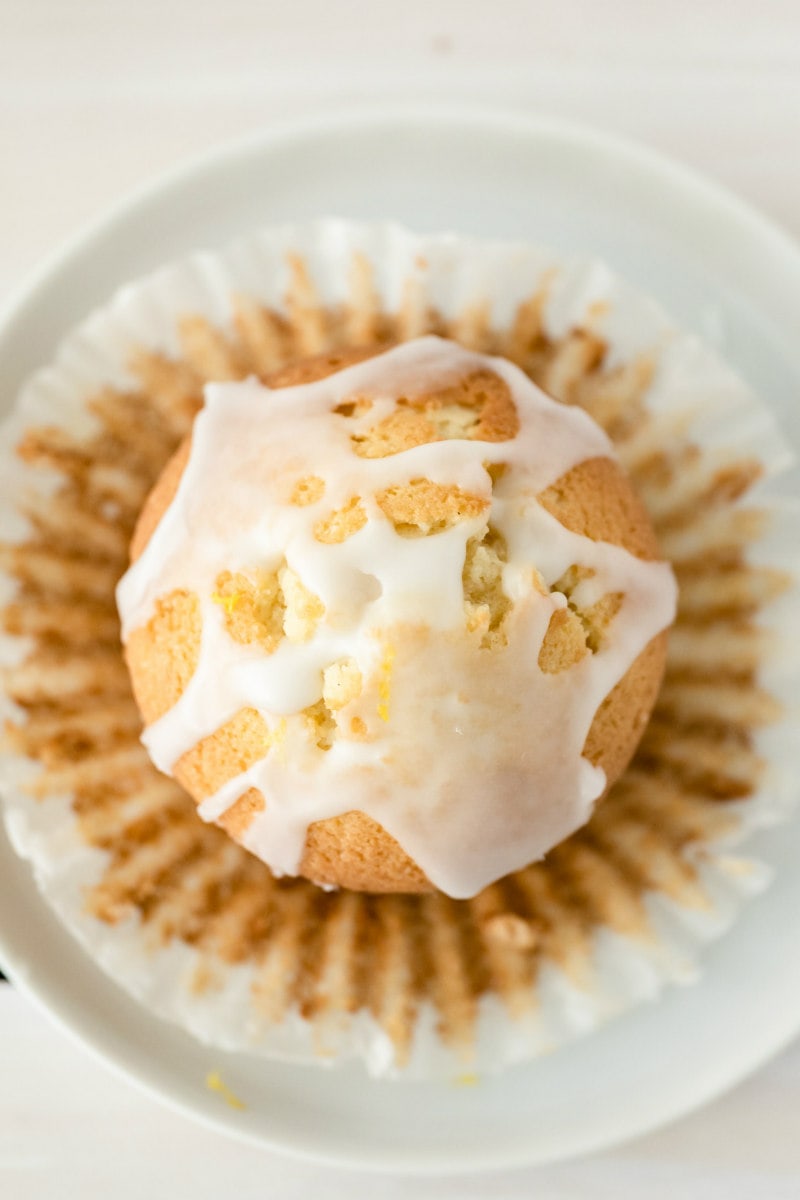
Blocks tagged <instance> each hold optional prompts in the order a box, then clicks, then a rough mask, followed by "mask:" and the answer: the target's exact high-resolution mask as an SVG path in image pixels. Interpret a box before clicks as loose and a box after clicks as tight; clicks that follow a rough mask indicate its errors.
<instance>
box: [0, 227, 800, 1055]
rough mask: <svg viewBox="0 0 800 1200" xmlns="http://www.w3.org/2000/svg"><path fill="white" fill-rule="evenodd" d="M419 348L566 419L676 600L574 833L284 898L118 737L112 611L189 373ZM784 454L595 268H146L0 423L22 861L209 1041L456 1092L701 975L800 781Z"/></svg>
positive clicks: (99, 946)
mask: <svg viewBox="0 0 800 1200" xmlns="http://www.w3.org/2000/svg"><path fill="white" fill-rule="evenodd" d="M425 332H438V333H442V334H444V335H446V336H450V337H453V338H455V339H457V340H459V341H461V342H463V343H464V344H465V345H467V346H470V347H473V348H475V349H477V350H480V351H485V352H489V353H499V354H503V355H505V356H506V357H508V358H510V359H512V360H513V361H515V362H517V363H518V364H519V365H520V366H522V367H523V368H524V369H526V370H527V371H529V373H530V374H531V375H532V377H533V378H534V379H535V380H536V381H537V382H538V383H539V384H540V385H541V386H543V387H544V388H545V390H547V391H548V392H550V393H551V394H552V395H554V396H556V397H557V398H558V399H561V400H563V401H565V402H567V403H580V404H582V405H584V406H585V407H586V408H587V410H588V411H589V412H591V414H592V415H593V416H594V417H595V418H596V419H597V420H598V421H599V422H600V423H601V424H602V425H603V426H604V427H605V428H606V429H607V431H608V432H609V434H610V436H611V437H612V439H613V440H614V442H615V444H616V447H617V450H618V452H619V455H620V458H621V460H622V461H623V463H624V464H625V465H626V467H627V469H628V470H629V472H630V473H631V475H632V477H633V479H634V482H635V483H636V485H637V487H638V489H639V491H640V493H641V494H642V496H643V498H644V500H645V502H646V503H647V505H648V508H649V511H650V513H651V516H652V518H653V521H654V524H655V526H656V528H657V530H658V532H659V535H660V538H661V542H662V547H663V549H664V552H665V554H666V555H667V556H668V557H670V558H671V559H672V561H673V564H674V566H675V570H676V573H677V576H678V579H679V582H680V585H681V599H680V611H679V616H678V621H677V624H676V627H675V630H674V631H673V634H672V637H671V645H670V655H669V662H668V668H667V676H666V679H665V683H664V687H663V690H662V693H661V697H660V699H659V702H658V705H657V707H656V711H655V713H654V715H653V719H652V721H651V723H650V725H649V727H648V729H647V731H646V733H645V736H644V738H643V741H642V745H641V748H640V751H639V753H638V754H637V756H636V759H635V760H634V763H633V764H632V766H631V768H630V769H629V770H628V772H627V773H626V775H625V776H624V777H623V778H622V779H621V780H620V781H619V782H618V784H617V785H616V786H615V787H614V789H613V790H612V792H611V793H610V795H609V796H608V797H607V799H606V800H605V801H604V802H603V804H602V805H600V806H599V808H598V810H597V812H596V814H595V816H594V818H593V819H592V821H591V822H590V824H589V825H588V826H587V827H586V828H585V829H583V830H581V831H579V832H578V833H577V834H575V835H574V836H573V837H571V838H570V839H568V840H567V841H566V842H564V843H563V844H562V845H561V846H559V847H557V848H556V850H554V851H553V852H552V853H551V854H550V855H549V856H548V858H547V859H546V860H545V862H544V863H540V864H535V865H534V866H531V867H529V868H527V869H526V870H524V871H520V872H518V873H517V874H515V875H513V876H510V877H508V878H507V879H505V880H501V881H500V882H499V883H497V884H495V885H493V886H491V887H490V888H488V889H486V891H484V892H483V893H481V894H480V895H479V896H478V897H476V898H475V899H474V900H471V901H454V900H450V899H449V898H447V897H445V896H443V895H441V894H433V895H430V896H365V895H361V894H357V893H351V892H346V891H342V892H338V893H331V894H327V893H324V892H322V891H320V890H319V889H317V888H315V887H314V886H313V885H312V884H309V883H306V882H305V881H302V880H296V881H292V880H290V881H275V880H273V879H272V877H271V875H270V874H269V871H268V870H267V868H266V867H264V866H263V864H261V863H260V862H258V861H256V860H255V859H253V858H252V857H250V856H249V855H248V854H247V853H246V852H245V851H244V850H242V849H241V848H240V847H238V846H237V845H235V844H234V843H233V842H231V841H230V840H229V839H228V838H227V837H226V836H225V835H224V834H223V833H222V832H221V831H220V830H218V829H216V828H214V827H210V826H206V825H204V824H203V823H202V822H201V821H200V819H199V818H198V816H197V813H196V809H195V806H194V804H193V803H192V802H191V801H190V800H189V798H188V797H187V796H186V795H185V794H184V793H183V792H182V791H181V789H180V788H179V787H178V786H177V785H176V784H174V783H173V782H172V781H171V780H168V779H166V778H164V777H163V776H160V775H159V774H158V773H157V772H156V771H155V769H154V768H153V767H152V766H151V764H150V763H149V760H148V759H147V756H146V754H145V751H144V750H143V748H142V747H141V745H140V743H139V741H138V737H139V733H140V721H139V718H138V714H137V712H136V708H135V705H134V704H133V700H132V697H131V694H130V687H129V684H128V680H127V675H126V672H125V668H124V665H123V662H122V659H121V654H120V649H119V642H118V626H117V621H116V613H115V609H114V602H113V592H114V586H115V583H116V580H117V578H118V576H119V575H120V574H121V573H122V571H123V570H124V568H125V565H126V553H127V540H128V536H129V534H130V530H131V528H132V525H133V522H134V521H135V518H136V514H137V512H138V509H139V507H140V505H141V502H142V500H143V499H144V496H145V495H146V493H147V491H148V490H149V487H150V486H151V484H152V482H153V481H154V480H155V478H156V477H157V475H158V473H159V471H160V469H161V467H162V465H163V463H164V461H165V460H166V458H167V457H168V455H169V454H170V453H171V451H172V449H173V448H174V446H175V445H176V443H177V441H178V440H179V439H180V437H181V436H182V435H183V434H184V433H185V432H186V431H187V429H188V428H189V427H190V424H191V420H192V417H193V414H194V412H195V411H196V408H197V406H198V404H199V403H200V399H201V392H202V385H203V383H204V382H206V381H207V380H210V379H224V378H236V377H241V376H243V375H247V374H250V373H255V374H259V373H261V374H265V373H267V372H269V371H271V370H274V369H276V368H277V367H279V366H281V365H282V364H283V363H285V362H287V361H289V360H291V359H296V358H298V357H300V356H304V355H308V354H313V353H316V352H320V351H323V350H327V349H331V348H334V347H337V346H343V345H348V344H365V343H372V342H381V341H384V340H390V339H405V338H409V337H414V336H417V335H419V334H422V333H425ZM20 445H21V447H22V454H21V455H20V453H19V451H18V447H20ZM790 462H791V459H790V455H789V453H788V451H787V448H786V445H785V443H784V442H783V440H782V439H781V437H780V436H779V434H778V433H777V431H776V429H775V426H774V423H773V421H772V418H771V416H770V414H769V412H768V411H767V410H766V409H765V407H764V406H762V405H761V404H760V403H759V402H758V401H757V400H756V399H755V398H754V397H753V395H752V394H751V393H750V392H749V391H748V389H747V388H746V387H745V386H744V384H743V383H742V382H741V381H740V380H738V379H737V378H736V377H735V376H734V375H732V374H731V372H730V371H729V370H728V369H727V368H725V367H724V366H723V365H722V364H721V363H720V362H719V361H718V360H717V359H716V358H715V357H714V356H713V355H712V354H711V353H710V352H709V351H708V350H707V349H705V348H704V347H703V346H702V345H701V344H700V343H699V342H698V341H697V340H696V339H695V338H693V337H689V336H686V335H684V334H681V333H679V332H678V331H676V330H675V329H674V327H673V326H672V325H671V324H670V322H669V321H668V319H667V318H666V317H665V316H664V314H663V313H662V312H661V311H660V310H659V309H658V308H657V307H656V306H655V305H654V304H653V303H652V302H651V301H650V300H648V299H646V298H644V297H642V296H640V295H638V294H637V293H636V292H635V291H634V290H633V289H631V288H629V287H628V286H627V285H625V284H624V283H622V282H620V281H619V280H617V279H616V278H615V277H614V276H613V275H612V274H611V273H610V272H609V271H608V270H607V269H606V268H605V267H604V266H602V265H601V264H597V263H592V262H585V261H567V262H564V261H560V260H558V259H557V258H556V256H554V255H552V254H550V253H548V252H546V251H541V250H537V249H534V248H531V247H529V246H520V245H511V244H502V243H495V242H477V241H470V240H468V239H464V238H459V237H455V236H442V237H416V236H414V235H413V234H410V233H408V232H406V231H404V230H402V229H400V228H398V227H396V226H392V225H379V226H361V225H354V224H349V223H345V222H341V221H332V220H330V221H319V222H315V223H311V224H301V225H291V226H286V227H283V228H280V229H270V230H266V231H263V232H261V233H258V234H256V235H254V236H251V237H248V238H245V239H243V240H241V241H239V242H237V243H236V244H235V245H233V246H232V247H229V248H228V249H227V250H224V251H222V252H220V253H215V254H198V255H195V256H193V257H192V258H190V259H188V260H186V261H184V262H181V263H179V264H177V265H174V266H170V267H167V268H164V269H163V270H162V271H160V272H158V273H157V274H155V275H153V276H151V277H149V278H147V279H145V280H144V281H142V282H140V283H136V284H134V285H131V286H129V287H127V288H125V289H123V290H122V291H121V292H120V293H119V294H118V295H117V296H116V297H115V298H114V299H113V300H112V301H111V302H110V303H109V304H108V305H107V306H106V307H105V308H103V309H102V310H101V311H100V312H98V313H96V314H95V315H94V316H92V317H91V318H90V319H89V320H88V321H86V322H85V323H84V324H83V325H82V326H81V327H80V328H79V329H77V330H76V331H75V333H73V334H72V335H71V336H70V337H69V338H68V339H67V340H66V341H65V343H64V344H63V345H62V347H61V349H60V351H59V353H58V355H57V358H56V361H55V363H54V365H53V366H52V367H49V368H47V369H46V370H43V371H41V372H39V373H38V374H37V375H35V376H34V377H33V378H32V379H31V381H30V382H29V383H28V384H27V386H26V387H25V388H24V389H23V391H22V393H21V395H20V397H19V400H18V403H17V405H16V408H15V411H14V413H13V414H12V416H11V417H10V418H9V420H8V421H7V422H6V423H5V425H4V426H3V428H2V430H1V431H0V481H1V482H0V517H1V518H2V529H3V536H4V538H5V542H6V545H5V549H4V551H3V556H2V562H1V563H0V565H1V566H2V574H0V605H2V623H3V626H4V628H5V631H6V632H5V633H4V634H3V636H2V637H0V659H2V663H3V664H4V665H5V680H6V682H5V693H6V694H5V697H4V698H3V713H4V716H5V717H6V718H7V719H8V721H9V722H10V724H9V732H8V737H7V745H6V748H5V751H4V753H3V759H2V778H3V783H4V791H5V797H4V810H5V818H6V822H7V825H8V829H9V832H10V835H11V837H12V840H13V843H14V845H15V847H16V849H17V850H18V852H19V853H20V854H22V855H23V856H25V857H26V858H28V859H29V860H30V861H31V863H32V867H33V870H34V872H35V875H36V879H37V882H38V883H39V885H40V887H41V889H42V891H43V892H44V894H45V896H46V897H47V898H48V900H49V901H50V903H51V904H52V905H53V907H54V908H55V909H56V911H57V912H58V914H59V916H60V917H61V919H62V920H63V921H64V923H65V925H66V926H67V927H68V928H69V929H70V930H71V932H72V933H73V934H75V935H76V936H77V937H78V938H79V939H80V941H81V942H82V943H83V945H84V946H85V947H86V949H87V951H88V952H89V953H90V954H91V955H92V957H93V958H95V959H96V960H97V961H98V962H99V963H100V964H101V965H102V966H103V967H104V968H105V969H106V970H107V971H108V972H109V973H110V974H111V975H112V976H113V977H114V978H115V979H116V980H117V981H118V982H119V983H120V984H121V985H122V986H123V987H125V988H127V989H128V990H129V991H130V992H132V993H133V994H134V995H136V996H137V997H138V998H139V999H140V1000H141V1001H142V1003H144V1004H146V1005H147V1006H149V1007H150V1008H152V1009H153V1010H154V1011H155V1012H157V1013H159V1014H160V1015H161V1016H163V1017H166V1018H169V1019H170V1020H173V1021H175V1022H177V1023H179V1024H180V1025H182V1026H183V1027H185V1028H187V1029H189V1030H190V1031H192V1032H193V1033H194V1034H196V1035H197V1036H198V1037H200V1038H202V1039H204V1040H205V1041H207V1042H209V1043H212V1044H216V1045H220V1046H225V1047H227V1048H236V1049H242V1050H249V1051H254V1052H257V1053H263V1054H266V1055H272V1056H277V1057H287V1058H297V1059H301V1060H313V1061H316V1062H326V1063H330V1062H334V1061H337V1060H338V1059H340V1058H345V1057H352V1056H355V1057H358V1058H361V1059H363V1060H364V1061H365V1062H366V1064H367V1066H368V1068H369V1070H370V1071H371V1072H372V1073H374V1074H378V1075H401V1076H408V1077H420V1076H441V1075H444V1076H446V1077H454V1076H457V1075H459V1074H462V1075H463V1074H467V1075H471V1074H472V1073H473V1072H478V1073H479V1072H482V1071H488V1070H496V1069H498V1068H500V1067H502V1066H503V1065H505V1064H508V1063H511V1062H515V1061H519V1060H522V1059H526V1058H530V1057H533V1056H535V1055H536V1054H539V1053H543V1052H546V1051H550V1050H552V1049H554V1048H556V1047H557V1046H559V1045H561V1044H562V1043H564V1042H566V1041H569V1040H571V1039H573V1038H575V1037H577V1036H580V1035H584V1034H586V1033H588V1032H589V1031H591V1030H592V1029H595V1028H597V1027H598V1026H599V1025H600V1024H602V1023H603V1022H604V1021H606V1020H608V1019H610V1018H611V1017H613V1016H615V1015H616V1014H618V1013H621V1012H623V1011H625V1010H626V1009H629V1008H631V1007H632V1006H634V1005H635V1004H637V1003H639V1002H640V1001H642V1000H643V999H645V998H652V997H653V996H655V995H657V994H658V992H659V991H660V990H661V989H662V988H663V987H664V985H665V984H666V983H668V982H675V981H677V982H688V981H691V980H692V979H693V978H695V976H696V973H697V969H698V961H699V958H700V951H701V948H702V945H703V944H704V943H705V942H707V941H709V940H710V939H712V938H714V937H717V936H719V935H720V934H721V933H722V932H723V931H724V930H725V929H726V928H727V927H728V926H729V925H730V923H731V922H732V921H733V920H734V919H735V916H736V913H737V912H738V910H739V908H740V907H741V904H742V902H743V901H744V900H745V899H746V898H747V896H749V895H751V894H753V893H754V892H757V891H759V890H760V889H761V888H762V887H763V886H764V885H765V883H766V882H767V881H768V878H769V867H768V865H765V864H760V863H756V862H754V861H751V860H750V859H748V858H745V857H742V856H741V855H740V853H739V847H740V844H741V843H742V841H743V840H744V839H746V838H747V836H748V835H749V834H750V833H751V832H752V831H753V830H754V829H756V828H758V827H760V826H763V825H765V824H769V823H774V822H775V821H778V820H782V819H785V818H786V817H787V816H788V815H789V813H790V811H791V807H792V804H793V801H794V798H795V791H796V788H795V785H794V780H793V772H792V770H791V769H790V766H791V761H792V757H791V756H790V753H789V748H790V747H789V738H790V737H793V736H794V734H793V728H794V722H795V719H796V705H797V697H798V696H799V695H800V687H799V686H798V685H799V684H800V663H799V662H798V654H797V652H796V651H795V650H794V646H795V644H796V639H795V637H794V632H793V631H794V630H795V629H796V628H797V622H798V619H800V598H799V596H798V588H797V585H796V579H797V577H798V567H799V566H800V564H798V562H797V557H798V554H797V550H796V549H795V542H796V539H795V537H794V529H796V521H797V512H798V509H797V508H796V507H795V508H793V507H792V503H791V502H790V501H787V500H785V499H780V498H779V497H778V496H777V494H773V493H777V490H778V489H776V488H775V486H774V485H773V484H772V482H771V480H773V479H774V478H775V477H776V476H777V475H779V474H781V473H783V480H782V487H781V488H780V489H779V490H781V491H782V492H783V493H786V492H787V490H790V489H787V486H786V483H785V480H786V479H787V476H786V471H787V469H788V467H789V466H790ZM795 482H796V481H794V480H793V479H792V480H791V483H792V486H793V485H794V483H795ZM793 522H794V525H793Z"/></svg>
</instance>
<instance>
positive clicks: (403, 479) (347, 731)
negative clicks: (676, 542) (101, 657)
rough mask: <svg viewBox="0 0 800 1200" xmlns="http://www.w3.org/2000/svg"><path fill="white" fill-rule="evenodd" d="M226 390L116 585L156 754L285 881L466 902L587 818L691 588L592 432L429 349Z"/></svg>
mask: <svg viewBox="0 0 800 1200" xmlns="http://www.w3.org/2000/svg"><path fill="white" fill-rule="evenodd" d="M266 384H267V386H266V387H264V386H261V385H259V384H257V383H256V382H255V381H250V382H245V383H239V384H228V385H226V386H222V387H217V388H212V389H209V390H208V392H207V395H206V408H205V410H204V411H203V413H202V414H201V416H200V417H199V418H198V420H197V422H196V425H195V430H194V433H193V435H190V436H189V437H187V438H186V439H185V441H184V442H183V443H182V445H181V446H180V448H179V449H178V451H177V452H176V454H175V455H174V456H173V458H172V459H171V461H170V462H169V463H168V465H167V467H166V468H165V470H164V472H163V474H162V475H161V477H160V479H159V480H158V482H157V484H156V486H155V487H154V489H153V491H152V492H151V494H150V496H149V498H148V500H147V502H146V503H145V505H144V508H143V510H142V513H141V516H140V519H139V522H138V525H137V528H136V531H135V534H134V537H133V541H132V559H133V562H134V565H133V567H132V568H131V570H130V571H129V573H128V575H127V576H126V577H125V578H124V579H123V580H122V582H121V584H120V587H119V591H118V599H119V606H120V611H121V614H122V617H123V626H124V631H125V634H126V639H127V646H126V659H127V662H128V666H129V669H130V672H131V677H132V681H133V686H134V693H135V695H136V699H137V702H138V704H139V707H140V709H141V712H142V716H143V718H144V721H145V723H146V725H147V729H146V732H145V742H146V744H147V746H148V749H149V751H150V753H151V755H152V757H153V758H154V761H155V762H156V764H157V765H158V766H159V767H161V769H162V770H165V771H167V772H168V773H171V774H172V775H174V777H175V778H176V779H177V780H178V781H179V782H180V783H181V784H182V785H183V786H184V787H185V788H186V790H187V791H188V792H189V793H190V795H191V796H192V797H193V798H194V799H195V800H196V801H197V802H198V803H199V805H200V813H201V815H202V816H204V817H205V818H206V819H209V820H215V821H217V822H218V823H219V824H220V825H221V826H222V827H223V828H224V829H225V830H226V831H227V832H228V833H229V834H230V835H231V836H232V837H233V838H235V839H236V840H237V841H240V842H241V843H242V844H244V845H245V846H247V848H248V849H250V850H251V851H253V852H254V853H255V854H256V855H258V857H260V858H262V859H263V860H264V861H265V862H266V863H267V864H268V865H269V866H270V867H271V868H272V870H273V871H274V872H275V873H277V874H302V875H304V876H305V877H306V878H308V879H310V880H312V881H313V882H315V883H319V884H322V885H338V886H340V887H346V888H351V889H357V890H365V891H375V892H391V891H395V892H419V891H427V890H430V889H431V888H432V887H436V888H439V889H440V890H442V891H445V892H447V893H448V894H449V895H451V896H455V897H466V896H470V895H475V894H476V893H477V892H479V891H480V890H481V889H482V888H483V887H485V886H486V885H488V884H489V883H491V882H493V881H494V880H495V879H498V878H500V877H502V876H504V875H506V874H508V873H509V872H511V871H514V870H517V869H519V868H520V867H523V866H525V865H526V864H527V863H529V862H531V861H533V860H535V859H538V858H540V857H542V855H544V854H545V853H546V852H547V851H548V850H550V849H551V848H552V847H553V846H554V845H556V844H557V843H558V842H560V841H562V840H563V839H564V838H565V837H567V836H568V835H569V834H570V833H572V832H573V831H574V830H575V829H576V828H578V827H580V826H581V825H582V824H584V823H585V822H586V821H587V820H588V818H589V816H590V815H591V812H592V810H593V807H594V804H595V803H596V801H597V800H598V799H599V797H600V796H601V795H603V794H604V793H605V792H606V791H607V790H608V788H609V787H610V785H611V784H612V783H613V782H614V781H615V780H616V779H617V778H618V777H619V775H620V774H621V773H622V771H623V770H624V768H625V767H626V766H627V764H628V762H629V760H630V758H631V756H632V754H633V751H634V749H635V747H636V745H637V742H638V740H639V737H640V735H641V733H642V731H643V729H644V727H645V725H646V723H647V720H648V718H649V715H650V713H651V710H652V707H653V703H654V701H655V698H656V694H657V692H658V688H659V685H660V682H661V678H662V674H663V668H664V661H665V650H666V634H665V632H664V630H665V627H666V626H667V625H668V624H669V623H670V622H671V620H672V618H673V616H674V606H675V586H674V581H673V579H672V575H671V572H670V570H669V568H668V567H667V566H666V564H664V563H661V562H659V561H657V560H658V547H657V543H656V538H655V535H654V533H653V530H652V527H651V524H650V521H649V519H648V517H647V514H646V512H645V509H644V507H643V505H642V504H641V502H640V501H639V499H638V497H637V495H636V493H635V492H634V490H633V488H632V487H631V485H630V483H629V481H628V479H627V478H626V476H625V474H624V472H623V471H622V469H621V468H620V467H619V465H618V463H617V462H616V460H615V458H614V456H613V451H612V449H611V446H610V443H609V442H608V440H607V438H606V437H605V435H604V434H603V433H602V431H601V430H600V429H599V427H598V426H596V425H594V423H593V422H592V421H591V420H590V419H589V418H588V417H587V416H586V414H585V413H583V412H581V411H580V410H578V409H573V408H569V407H567V406H564V405H559V404H557V403H556V402H554V401H552V400H550V399H549V398H548V397H546V396H545V395H544V393H542V392H541V391H540V390H539V389H537V388H536V387H535V385H533V384H532V383H531V382H530V380H529V379H527V377H526V376H524V375H523V373H522V372H521V371H519V370H518V369H517V368H515V367H513V366H512V365H511V364H510V363H508V362H505V361H503V360H499V359H496V358H489V357H487V356H482V355H477V354H474V353H469V352H467V351H465V350H463V349H462V348H460V347H458V346H456V345H455V344H454V343H452V342H446V341H444V340H442V339H439V338H434V337H427V338H421V339H417V340H416V341H412V342H409V343H406V344H404V345H401V346H397V347H394V348H389V349H387V348H385V347H384V348H383V352H381V348H379V347H373V348H372V349H371V350H369V351H358V350H356V351H347V352H342V353H339V354H336V355H330V354H329V355H321V356H317V357H314V358H310V359H307V360H302V361H300V362H297V363H294V364H292V365H291V366H290V367H288V368H286V369H284V370H282V371H280V372H278V373H277V374H275V375H273V376H271V377H269V378H268V379H267V380H266Z"/></svg>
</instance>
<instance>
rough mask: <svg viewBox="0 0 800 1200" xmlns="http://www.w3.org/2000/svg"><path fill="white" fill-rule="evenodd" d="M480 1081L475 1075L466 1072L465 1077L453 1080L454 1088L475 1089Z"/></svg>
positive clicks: (461, 1076)
mask: <svg viewBox="0 0 800 1200" xmlns="http://www.w3.org/2000/svg"><path fill="white" fill-rule="evenodd" d="M478 1083H480V1079H479V1078H478V1076H477V1075H475V1074H473V1073H471V1072H467V1074H465V1075H459V1076H458V1078H457V1079H456V1080H455V1085H456V1087H477V1085H478Z"/></svg>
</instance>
